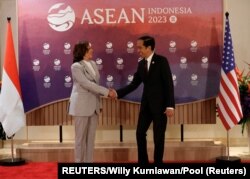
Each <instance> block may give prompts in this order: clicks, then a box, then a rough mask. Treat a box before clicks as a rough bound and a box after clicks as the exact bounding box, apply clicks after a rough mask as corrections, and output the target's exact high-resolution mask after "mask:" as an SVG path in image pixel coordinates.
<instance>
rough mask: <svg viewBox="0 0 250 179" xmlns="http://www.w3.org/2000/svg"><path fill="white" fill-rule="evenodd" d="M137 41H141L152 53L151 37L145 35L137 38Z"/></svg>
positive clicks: (153, 40)
mask: <svg viewBox="0 0 250 179" xmlns="http://www.w3.org/2000/svg"><path fill="white" fill-rule="evenodd" d="M138 40H142V41H143V45H144V46H145V47H149V46H151V50H152V51H153V50H154V49H155V39H154V38H153V37H150V36H147V35H146V36H142V37H140V38H138Z"/></svg>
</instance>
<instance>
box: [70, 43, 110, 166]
mask: <svg viewBox="0 0 250 179" xmlns="http://www.w3.org/2000/svg"><path fill="white" fill-rule="evenodd" d="M73 56H74V59H73V64H72V66H71V72H72V78H73V88H72V92H71V96H70V105H69V114H70V115H72V116H73V119H74V121H75V162H77V163H79V162H85V163H92V162H93V152H94V143H95V133H96V127H97V122H98V115H99V112H100V96H101V95H103V96H110V95H111V93H112V92H111V91H110V90H109V89H107V88H105V87H102V86H100V85H99V79H100V74H99V71H98V69H97V67H96V64H95V62H94V61H93V60H91V59H92V57H93V49H92V47H91V44H90V43H89V42H87V41H86V42H81V43H78V44H76V45H75V47H74V51H73Z"/></svg>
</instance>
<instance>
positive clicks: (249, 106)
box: [236, 64, 250, 137]
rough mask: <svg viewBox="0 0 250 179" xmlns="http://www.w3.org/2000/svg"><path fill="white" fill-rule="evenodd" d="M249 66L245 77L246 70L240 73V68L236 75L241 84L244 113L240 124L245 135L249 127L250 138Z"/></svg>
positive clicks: (249, 65)
mask: <svg viewBox="0 0 250 179" xmlns="http://www.w3.org/2000/svg"><path fill="white" fill-rule="evenodd" d="M247 65H248V72H247V74H246V75H245V74H244V70H243V71H240V70H239V69H238V68H237V70H236V75H237V79H238V84H239V91H240V101H241V108H242V113H243V118H242V119H241V120H240V122H239V124H241V126H242V130H241V133H242V134H243V133H244V130H245V128H246V126H247V128H248V131H249V134H248V135H249V137H250V129H249V128H250V64H247Z"/></svg>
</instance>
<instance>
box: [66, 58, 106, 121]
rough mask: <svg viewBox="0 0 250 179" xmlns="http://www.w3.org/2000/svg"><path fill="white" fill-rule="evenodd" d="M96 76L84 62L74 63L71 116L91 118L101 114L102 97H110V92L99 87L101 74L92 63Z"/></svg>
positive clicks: (72, 69)
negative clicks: (95, 114)
mask: <svg viewBox="0 0 250 179" xmlns="http://www.w3.org/2000/svg"><path fill="white" fill-rule="evenodd" d="M90 62H91V65H92V66H93V68H94V70H95V73H96V75H94V74H93V73H92V71H91V70H90V69H89V68H88V66H87V65H86V64H85V63H84V62H83V61H80V62H77V63H73V64H72V65H71V73H72V78H73V88H72V91H71V96H70V104H69V114H70V115H72V116H91V115H93V114H94V112H95V111H96V112H97V114H99V112H100V95H103V96H108V93H109V90H108V89H107V88H105V87H102V86H99V79H100V74H99V71H98V69H97V66H96V64H95V62H94V61H90Z"/></svg>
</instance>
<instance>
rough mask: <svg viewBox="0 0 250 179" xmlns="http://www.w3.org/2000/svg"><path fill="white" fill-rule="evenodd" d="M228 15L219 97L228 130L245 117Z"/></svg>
mask: <svg viewBox="0 0 250 179" xmlns="http://www.w3.org/2000/svg"><path fill="white" fill-rule="evenodd" d="M228 15H229V14H228V13H226V25H225V35H224V48H223V59H222V68H221V80H220V91H219V98H218V113H219V117H220V118H221V121H222V123H223V125H224V126H225V128H226V129H227V130H229V129H231V128H232V127H234V126H235V125H237V124H238V123H239V121H240V119H241V118H242V117H243V114H242V109H241V104H240V95H239V85H238V81H237V76H236V72H235V70H236V66H235V60H234V52H233V44H232V38H231V32H230V26H229V19H228Z"/></svg>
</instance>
